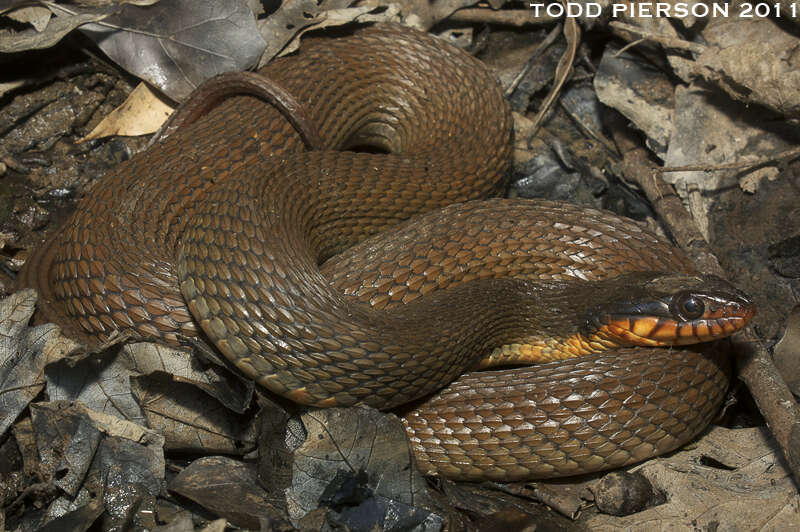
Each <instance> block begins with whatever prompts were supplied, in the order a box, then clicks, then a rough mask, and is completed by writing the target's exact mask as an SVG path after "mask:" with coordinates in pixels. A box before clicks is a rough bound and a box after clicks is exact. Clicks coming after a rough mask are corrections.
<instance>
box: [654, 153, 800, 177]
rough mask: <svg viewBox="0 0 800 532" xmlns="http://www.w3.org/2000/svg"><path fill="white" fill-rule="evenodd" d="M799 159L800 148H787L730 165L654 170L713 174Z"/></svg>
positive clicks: (687, 166) (686, 166)
mask: <svg viewBox="0 0 800 532" xmlns="http://www.w3.org/2000/svg"><path fill="white" fill-rule="evenodd" d="M797 157H800V146H795V147H794V148H789V149H788V150H783V151H780V152H778V153H773V154H770V155H765V156H764V157H757V158H753V159H746V160H744V161H735V162H732V163H721V164H688V165H685V166H663V167H661V168H655V171H656V172H658V173H660V174H663V173H666V172H713V171H715V170H735V169H737V168H754V167H756V166H764V165H767V164H771V163H781V162H789V161H791V160H792V159H795V158H797Z"/></svg>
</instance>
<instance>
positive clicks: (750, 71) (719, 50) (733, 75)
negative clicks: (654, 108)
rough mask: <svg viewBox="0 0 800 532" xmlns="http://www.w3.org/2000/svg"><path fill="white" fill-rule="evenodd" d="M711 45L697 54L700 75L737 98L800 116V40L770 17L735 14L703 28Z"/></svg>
mask: <svg viewBox="0 0 800 532" xmlns="http://www.w3.org/2000/svg"><path fill="white" fill-rule="evenodd" d="M703 37H704V38H705V39H706V40H707V41H708V43H709V44H710V45H711V46H709V47H708V48H707V49H706V51H705V52H703V53H702V54H700V56H699V57H697V59H696V67H695V74H696V75H697V76H700V77H702V78H703V79H706V80H708V81H710V82H712V83H714V84H715V85H717V86H719V87H720V88H721V89H722V90H724V91H725V92H727V93H728V94H729V95H730V96H731V97H732V98H734V99H736V100H740V101H743V102H745V103H755V104H760V105H764V106H767V107H769V108H771V109H774V110H775V111H777V112H779V113H782V114H785V115H788V116H795V117H796V116H800V91H798V90H797V87H798V86H800V40H798V39H797V36H796V35H792V34H790V33H788V32H786V31H784V30H783V29H781V28H780V27H779V26H778V25H777V24H776V23H775V22H774V21H773V20H771V19H769V18H754V19H752V20H748V19H746V18H745V19H742V18H739V17H738V16H737V15H736V14H733V15H732V16H731V17H728V18H717V19H712V20H711V21H710V23H709V26H708V27H707V28H706V29H705V30H704V31H703Z"/></svg>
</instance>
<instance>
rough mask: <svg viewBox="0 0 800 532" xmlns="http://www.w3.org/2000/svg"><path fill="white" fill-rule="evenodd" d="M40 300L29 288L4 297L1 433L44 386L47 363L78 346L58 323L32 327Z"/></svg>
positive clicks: (0, 333) (0, 321) (0, 323)
mask: <svg viewBox="0 0 800 532" xmlns="http://www.w3.org/2000/svg"><path fill="white" fill-rule="evenodd" d="M36 299H37V297H36V292H35V291H34V290H30V289H28V290H20V291H19V292H16V293H14V294H11V295H10V296H8V297H7V298H5V299H3V300H0V434H5V432H6V431H7V430H8V428H9V427H10V426H11V424H12V423H13V422H14V420H15V419H16V418H17V416H19V414H20V412H22V411H23V410H24V409H25V408H26V407H27V406H28V404H29V403H30V402H31V401H32V400H33V398H34V397H36V396H37V395H38V394H39V392H41V391H42V389H43V388H44V385H45V379H44V367H45V365H46V364H47V363H48V362H51V361H52V360H55V359H57V358H59V357H60V356H63V355H64V354H65V352H67V351H69V350H71V349H72V348H74V344H72V343H70V341H69V340H66V339H65V338H63V337H62V336H61V335H60V333H59V328H58V327H57V326H56V325H53V324H47V325H39V326H37V327H28V322H29V321H30V319H31V316H33V311H34V310H35V308H36Z"/></svg>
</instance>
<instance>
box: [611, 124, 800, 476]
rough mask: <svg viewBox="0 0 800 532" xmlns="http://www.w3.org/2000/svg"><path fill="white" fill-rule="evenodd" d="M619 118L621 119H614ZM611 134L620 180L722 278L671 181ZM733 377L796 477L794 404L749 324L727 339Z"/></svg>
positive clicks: (632, 144) (798, 424)
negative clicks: (749, 396)
mask: <svg viewBox="0 0 800 532" xmlns="http://www.w3.org/2000/svg"><path fill="white" fill-rule="evenodd" d="M620 121H622V119H620ZM614 129H615V131H614V139H615V140H616V141H617V145H618V146H619V148H620V151H621V152H622V153H623V162H622V164H621V166H620V170H621V172H622V174H623V175H624V177H625V178H626V179H629V180H630V181H632V182H635V183H636V184H638V185H639V187H640V188H641V189H642V191H643V192H644V193H645V195H646V196H647V198H648V199H649V200H650V202H651V203H652V204H653V207H654V208H655V210H656V212H657V213H658V215H659V216H660V217H661V219H662V220H663V222H664V223H665V224H666V225H667V227H668V228H669V230H670V232H671V233H672V235H673V237H674V238H675V241H676V242H677V243H678V245H679V246H680V247H681V248H682V249H683V250H684V251H686V253H687V254H688V255H689V256H690V257H691V258H692V260H693V261H694V263H695V265H696V266H697V267H698V269H699V270H700V271H702V272H706V273H711V274H714V275H718V276H720V277H725V274H724V271H723V270H722V267H721V266H720V264H719V261H718V260H717V258H716V257H715V256H714V254H713V253H712V252H711V250H710V248H709V246H708V243H707V242H706V241H705V239H704V238H703V236H702V235H701V234H700V231H699V230H698V229H697V226H696V225H695V224H694V222H693V220H692V217H691V215H690V214H689V213H688V212H687V211H686V209H685V208H684V207H683V203H682V202H681V199H680V198H679V197H678V195H677V194H676V193H675V190H674V189H673V188H672V186H671V185H669V184H667V183H666V182H665V181H664V180H663V179H662V178H661V173H660V172H658V171H656V169H655V168H654V167H653V164H652V162H651V161H650V159H649V157H648V155H647V152H646V151H645V150H644V148H642V147H641V146H639V145H638V144H637V143H636V140H635V139H634V138H633V136H632V135H631V133H629V132H628V131H627V128H626V127H625V126H624V125H623V126H620V127H615V128H614ZM731 343H732V345H733V351H734V356H735V357H736V363H737V364H736V365H737V368H738V373H739V378H740V379H741V380H742V381H744V383H745V385H747V388H748V389H749V390H750V393H751V394H752V396H753V399H755V401H756V404H757V405H758V409H759V411H760V412H761V414H762V415H763V416H764V419H765V420H766V421H767V426H768V427H769V429H770V431H771V432H772V434H773V436H775V439H776V440H777V442H778V445H779V446H780V448H781V451H782V452H783V455H784V456H785V457H786V460H787V462H788V466H789V468H790V469H791V471H792V474H793V475H794V478H795V479H796V480H798V481H800V447H798V446H797V441H798V438H800V406H799V405H798V404H797V402H796V401H795V400H794V397H793V396H792V393H791V391H790V390H789V388H788V387H787V386H786V383H785V382H784V381H783V379H782V378H781V376H780V374H779V373H778V370H777V369H776V368H775V366H774V365H773V363H772V359H771V358H770V356H769V353H768V352H767V348H766V346H764V343H763V342H762V341H761V339H760V338H759V337H758V335H757V334H756V333H755V331H754V330H753V328H752V327H747V328H745V329H744V330H743V331H742V332H740V333H739V334H738V335H737V336H735V337H733V338H732V340H731Z"/></svg>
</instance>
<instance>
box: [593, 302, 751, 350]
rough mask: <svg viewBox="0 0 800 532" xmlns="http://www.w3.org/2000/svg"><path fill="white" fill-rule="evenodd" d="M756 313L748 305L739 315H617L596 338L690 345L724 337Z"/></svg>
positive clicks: (748, 320)
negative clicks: (682, 319) (695, 317)
mask: <svg viewBox="0 0 800 532" xmlns="http://www.w3.org/2000/svg"><path fill="white" fill-rule="evenodd" d="M753 315H755V309H754V308H753V309H749V310H748V311H747V312H746V313H745V314H744V315H742V316H728V317H725V318H719V319H713V318H712V319H701V320H692V321H688V322H678V321H677V320H673V319H666V318H660V317H642V318H619V319H614V320H613V321H610V322H609V323H608V324H607V325H605V326H603V327H601V328H600V329H598V331H597V333H595V335H596V336H597V337H598V338H602V339H606V340H609V341H611V340H612V339H614V338H616V339H619V340H620V342H622V343H623V345H642V346H651V347H658V346H669V345H690V344H698V343H702V342H710V341H712V340H716V339H720V338H725V337H726V336H729V335H731V334H733V333H735V332H737V331H739V330H741V329H742V328H744V327H745V326H746V325H747V324H748V323H749V322H750V320H751V319H752V317H753Z"/></svg>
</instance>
